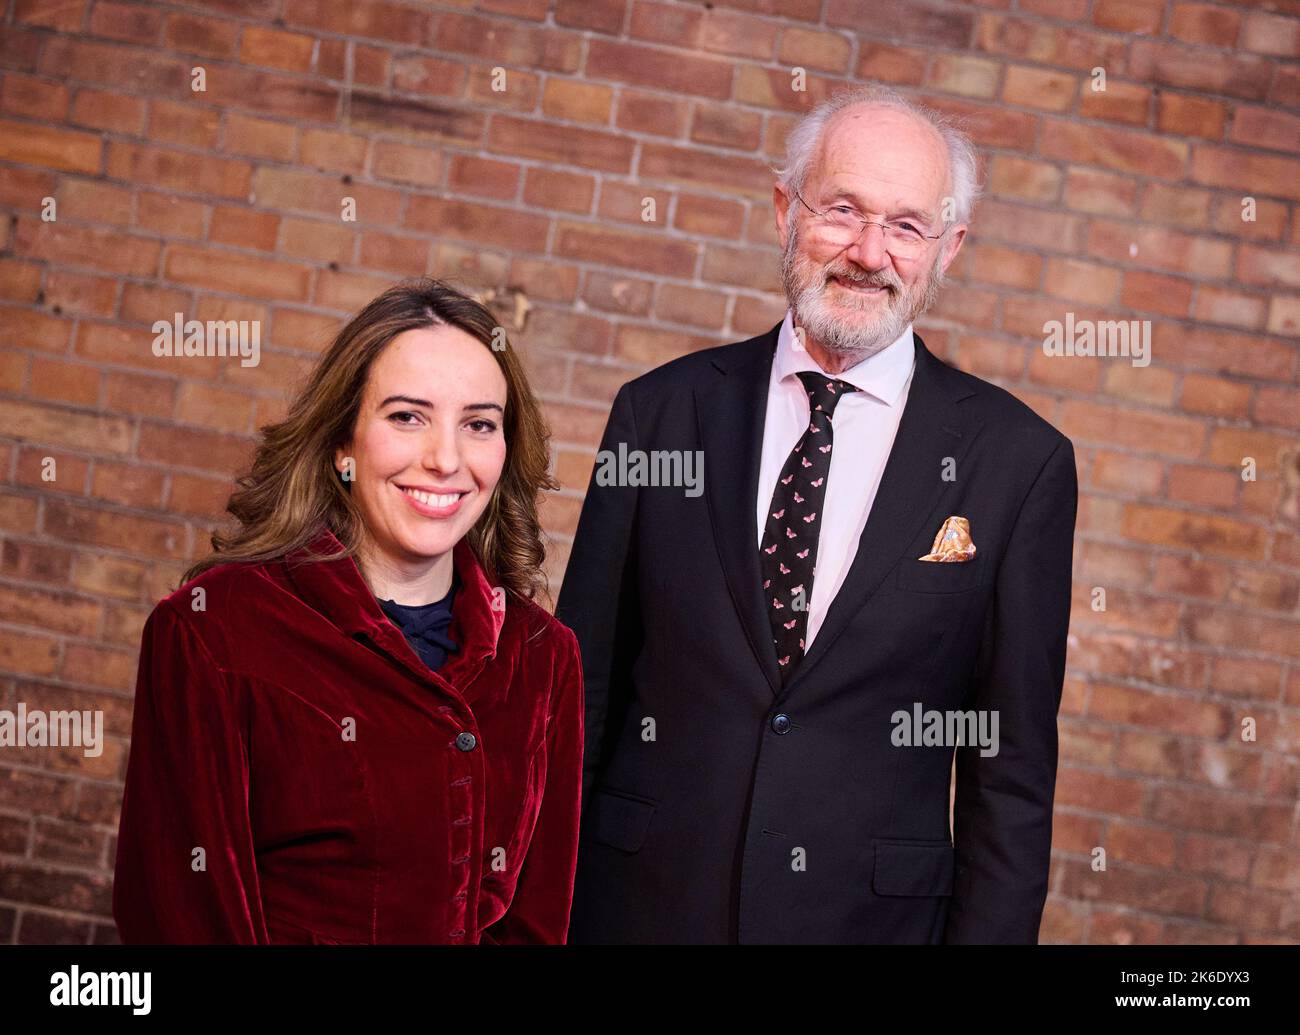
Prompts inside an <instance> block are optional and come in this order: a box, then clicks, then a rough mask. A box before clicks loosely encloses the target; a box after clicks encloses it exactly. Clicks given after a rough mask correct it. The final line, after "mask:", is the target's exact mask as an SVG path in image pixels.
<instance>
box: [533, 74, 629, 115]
mask: <svg viewBox="0 0 1300 1035" xmlns="http://www.w3.org/2000/svg"><path fill="white" fill-rule="evenodd" d="M613 102H614V91H613V90H612V89H611V88H610V87H608V86H600V85H596V84H592V83H583V82H579V81H577V80H575V79H556V78H550V79H548V80H547V81H546V90H545V92H544V93H543V94H542V111H544V112H545V113H546V114H547V115H548V116H550V117H551V118H556V119H570V120H572V121H574V122H594V123H600V124H602V125H604V124H607V123H608V122H609V113H610V110H611V108H612V106H613Z"/></svg>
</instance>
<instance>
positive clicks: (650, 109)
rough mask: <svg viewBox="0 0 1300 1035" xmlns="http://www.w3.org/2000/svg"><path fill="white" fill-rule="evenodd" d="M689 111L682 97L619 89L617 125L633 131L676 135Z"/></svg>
mask: <svg viewBox="0 0 1300 1035" xmlns="http://www.w3.org/2000/svg"><path fill="white" fill-rule="evenodd" d="M689 112H690V107H689V105H687V104H686V102H685V101H680V100H670V99H668V98H666V97H657V96H655V95H653V94H647V93H640V92H639V91H637V90H622V91H620V95H619V99H618V127H619V128H620V129H625V130H628V131H630V132H633V133H649V134H653V135H655V136H663V137H676V136H680V135H681V134H682V132H683V131H684V129H685V127H686V120H687V117H688V115H689Z"/></svg>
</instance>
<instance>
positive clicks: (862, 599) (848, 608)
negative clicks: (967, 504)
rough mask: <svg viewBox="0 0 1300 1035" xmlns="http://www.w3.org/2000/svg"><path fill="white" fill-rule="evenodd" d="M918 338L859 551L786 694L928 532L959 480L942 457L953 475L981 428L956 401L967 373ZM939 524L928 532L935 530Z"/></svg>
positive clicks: (964, 386) (963, 393)
mask: <svg viewBox="0 0 1300 1035" xmlns="http://www.w3.org/2000/svg"><path fill="white" fill-rule="evenodd" d="M913 337H914V338H915V340H916V369H915V371H914V372H913V374H912V384H911V386H910V387H909V388H908V392H907V403H906V405H905V406H904V407H903V414H902V417H901V418H900V420H899V423H898V432H897V434H896V435H895V436H894V444H893V448H892V449H891V450H890V453H889V459H888V460H887V461H886V462H885V470H884V472H883V474H882V475H881V479H880V488H879V489H878V490H877V492H876V498H875V500H874V501H873V502H872V505H871V513H870V514H869V515H868V516H867V523H866V526H865V527H864V528H863V530H862V536H861V538H859V540H858V549H857V553H856V554H855V555H854V557H853V562H852V564H851V565H850V566H849V572H848V575H847V577H846V578H845V579H844V583H843V585H841V586H840V589H839V592H838V593H836V595H835V599H834V600H833V601H832V602H831V606H830V610H829V611H828V612H827V614H826V617H825V620H824V621H823V622H822V625H821V628H820V629H819V630H818V631H817V638H816V639H815V640H813V643H812V649H811V650H809V651H808V653H807V654H806V655H805V656H804V659H803V661H802V663H801V664H800V665H799V668H798V670H797V671H796V672H795V674H794V677H793V678H792V679H791V680H790V683H789V685H788V686H787V687H786V695H789V694H790V693H791V692H793V691H794V690H795V689H796V688H797V687H798V685H799V684H800V683H801V682H802V681H803V680H805V679H807V678H808V675H809V673H810V672H811V671H812V670H813V669H814V668H816V666H817V663H818V662H819V661H820V660H821V659H822V658H823V657H825V656H826V653H827V651H828V650H829V649H830V648H831V646H832V645H833V644H834V642H835V638H836V637H837V636H839V634H840V633H841V632H843V631H844V627H845V626H846V625H847V624H848V622H849V619H850V618H852V617H853V615H855V614H857V613H858V612H859V611H860V610H861V609H862V608H863V607H864V606H866V603H867V601H868V600H869V599H870V598H871V596H872V594H874V593H875V592H876V590H877V589H878V588H879V587H880V584H881V582H882V580H883V579H884V577H885V575H886V573H887V572H889V571H890V570H891V569H892V568H893V567H894V565H895V564H897V563H898V561H899V559H900V558H901V557H902V555H903V553H904V551H905V550H907V548H908V544H909V543H911V542H912V541H913V540H914V539H915V538H916V537H917V536H918V535H919V534H921V533H922V532H923V531H925V530H924V529H923V528H922V523H923V522H924V521H925V520H926V519H927V518H928V517H929V516H930V514H931V513H932V512H933V511H934V509H935V508H936V507H937V506H938V505H939V503H940V500H941V499H942V497H943V495H944V493H945V492H948V491H950V490H951V489H952V488H953V486H954V484H955V483H954V482H951V481H944V480H943V473H944V462H945V459H946V458H947V457H952V458H953V461H954V463H955V472H956V477H958V478H960V477H961V475H962V470H963V467H962V459H963V457H964V456H965V455H966V454H967V452H968V451H969V449H970V445H971V442H972V441H974V439H975V437H976V435H977V434H978V431H979V427H980V422H979V420H978V419H977V418H975V417H974V416H972V415H971V414H969V413H964V412H963V411H962V409H961V408H960V407H959V406H958V403H959V402H960V401H961V400H962V399H965V398H968V397H969V396H972V395H974V394H975V393H974V391H972V390H971V389H970V388H969V387H968V385H967V382H966V381H965V379H964V378H961V377H959V376H958V375H957V373H956V372H955V371H953V370H952V369H951V368H950V367H948V366H946V365H945V364H944V363H942V362H940V361H939V360H938V359H936V358H935V357H934V356H933V355H932V354H931V353H930V350H929V349H927V348H926V347H925V342H923V341H922V340H921V336H920V335H919V334H916V333H915V332H913ZM937 527H938V526H936V527H935V528H934V529H930V530H929V531H931V532H934V531H937ZM814 592H816V590H815V589H814ZM772 653H775V652H772Z"/></svg>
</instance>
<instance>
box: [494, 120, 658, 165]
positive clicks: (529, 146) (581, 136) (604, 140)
mask: <svg viewBox="0 0 1300 1035" xmlns="http://www.w3.org/2000/svg"><path fill="white" fill-rule="evenodd" d="M488 148H489V149H490V150H492V151H495V152H498V153H503V154H513V155H520V156H522V157H526V158H540V159H544V160H548V161H554V162H563V163H564V164H566V165H577V166H581V167H583V168H587V169H593V170H594V169H601V170H604V171H605V172H619V173H626V172H629V171H630V170H631V168H632V152H633V148H634V143H633V141H631V140H628V139H626V138H621V137H617V136H614V135H613V134H611V133H598V132H596V131H594V130H589V129H577V128H575V127H572V126H555V125H553V124H548V123H544V122H532V121H527V120H524V119H517V118H514V117H512V116H506V115H498V116H496V117H494V118H493V120H492V129H491V135H490V137H489V139H488Z"/></svg>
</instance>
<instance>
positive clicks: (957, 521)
mask: <svg viewBox="0 0 1300 1035" xmlns="http://www.w3.org/2000/svg"><path fill="white" fill-rule="evenodd" d="M974 557H975V544H974V543H972V542H971V538H970V522H969V521H967V520H966V519H965V518H964V517H957V516H956V515H954V516H952V517H950V518H948V520H947V521H945V522H944V523H943V527H942V528H941V529H939V534H938V535H937V536H935V537H934V545H933V546H931V547H930V552H929V553H927V554H926V555H925V556H924V557H918V558H917V560H918V561H948V562H961V561H969V560H973V559H974Z"/></svg>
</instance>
